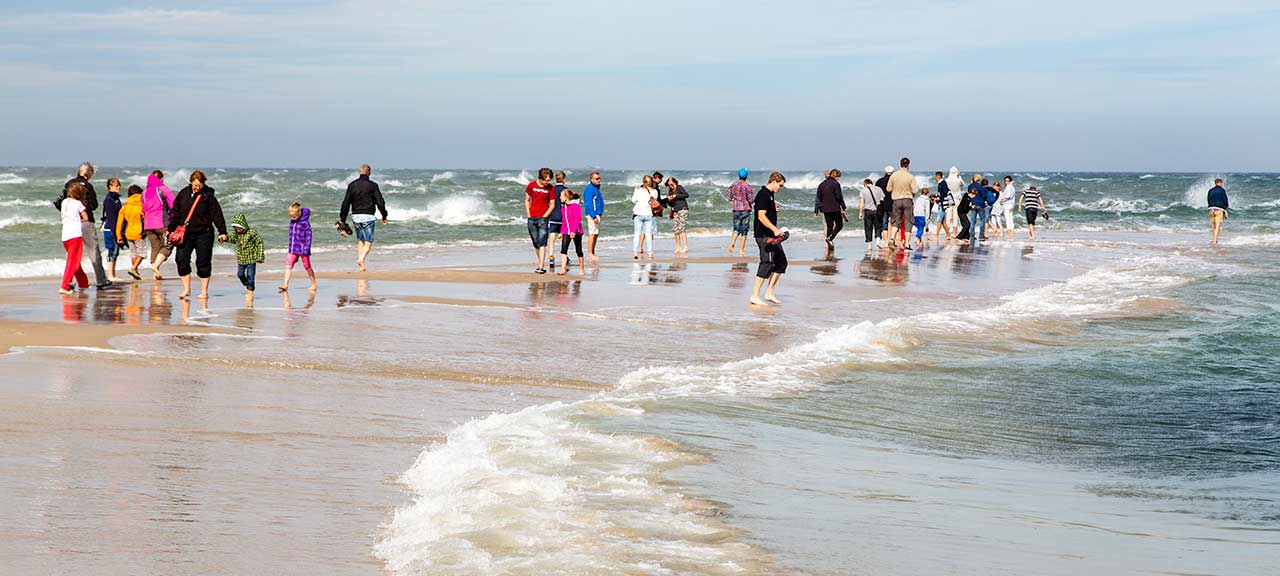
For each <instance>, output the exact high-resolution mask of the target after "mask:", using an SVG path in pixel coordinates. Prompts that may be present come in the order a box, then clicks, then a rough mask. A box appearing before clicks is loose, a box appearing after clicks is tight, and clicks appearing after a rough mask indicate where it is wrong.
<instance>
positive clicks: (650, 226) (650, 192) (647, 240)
mask: <svg viewBox="0 0 1280 576" xmlns="http://www.w3.org/2000/svg"><path fill="white" fill-rule="evenodd" d="M650 200H658V187H657V185H655V184H654V183H653V177H652V176H645V177H644V182H643V183H641V184H640V186H639V187H638V188H636V189H635V191H634V192H632V193H631V204H632V207H631V218H632V223H633V224H634V228H635V238H633V239H632V241H631V257H632V259H633V260H639V259H640V255H641V254H644V253H648V254H649V259H650V260H653V231H654V227H655V223H654V220H653V208H652V207H651V205H650V202H649V201H650ZM659 202H661V201H659ZM641 241H643V243H644V244H643V246H642V245H641Z"/></svg>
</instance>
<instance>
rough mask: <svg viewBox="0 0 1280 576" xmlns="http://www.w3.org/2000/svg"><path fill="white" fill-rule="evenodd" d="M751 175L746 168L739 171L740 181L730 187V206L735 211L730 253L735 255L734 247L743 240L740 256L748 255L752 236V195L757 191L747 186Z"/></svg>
mask: <svg viewBox="0 0 1280 576" xmlns="http://www.w3.org/2000/svg"><path fill="white" fill-rule="evenodd" d="M749 174H750V172H749V171H747V169H746V168H743V169H741V170H738V181H737V182H734V183H733V184H732V185H730V186H729V206H730V209H731V210H733V239H732V240H730V241H729V253H730V254H733V246H734V245H735V244H737V243H738V238H742V247H741V248H739V249H738V255H739V256H746V255H747V238H748V237H750V236H751V195H752V194H753V193H755V190H752V189H751V185H750V184H747V176H748V175H749Z"/></svg>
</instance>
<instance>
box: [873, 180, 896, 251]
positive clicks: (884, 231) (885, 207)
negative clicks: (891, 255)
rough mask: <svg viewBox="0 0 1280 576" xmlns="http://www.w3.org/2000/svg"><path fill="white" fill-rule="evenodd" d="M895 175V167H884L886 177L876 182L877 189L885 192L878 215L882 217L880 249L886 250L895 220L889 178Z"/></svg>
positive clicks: (881, 198)
mask: <svg viewBox="0 0 1280 576" xmlns="http://www.w3.org/2000/svg"><path fill="white" fill-rule="evenodd" d="M892 175H893V166H887V165H886V166H885V167H884V176H881V177H880V179H879V180H876V187H877V188H879V189H881V190H883V191H884V195H883V196H881V197H880V207H879V209H878V210H877V213H878V214H879V215H880V247H881V248H885V247H887V246H888V245H889V236H890V234H889V223H890V221H891V220H893V197H891V196H889V177H890V176H892Z"/></svg>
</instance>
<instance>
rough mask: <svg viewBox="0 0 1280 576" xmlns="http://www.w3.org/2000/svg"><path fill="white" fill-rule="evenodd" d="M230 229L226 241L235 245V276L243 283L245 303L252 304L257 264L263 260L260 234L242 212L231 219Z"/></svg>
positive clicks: (255, 285) (263, 254)
mask: <svg viewBox="0 0 1280 576" xmlns="http://www.w3.org/2000/svg"><path fill="white" fill-rule="evenodd" d="M231 230H232V233H231V235H230V236H228V237H227V241H228V242H230V243H231V244H233V245H234V246H235V247H236V278H239V279H240V284H242V285H244V290H245V292H244V301H245V304H247V305H249V306H252V305H253V291H254V290H256V289H257V276H258V264H261V263H262V262H263V260H265V253H264V250H263V246H262V236H260V235H259V234H258V231H257V230H254V229H253V228H250V227H249V219H248V218H245V216H244V213H243V212H241V213H239V214H236V215H235V217H234V218H232V219H231ZM286 274H287V272H286ZM286 284H287V282H286Z"/></svg>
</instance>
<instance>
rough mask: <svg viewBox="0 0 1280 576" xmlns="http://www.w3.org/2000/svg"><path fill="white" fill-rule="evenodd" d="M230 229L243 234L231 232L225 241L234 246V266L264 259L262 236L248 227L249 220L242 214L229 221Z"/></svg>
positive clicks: (254, 262) (256, 262) (255, 262)
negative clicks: (237, 230)
mask: <svg viewBox="0 0 1280 576" xmlns="http://www.w3.org/2000/svg"><path fill="white" fill-rule="evenodd" d="M304 210H305V208H304ZM231 227H232V228H237V227H238V228H240V229H241V230H244V232H234V231H233V232H232V233H231V234H230V235H229V236H227V240H228V241H230V242H231V243H232V244H235V245H236V264H258V263H260V262H262V261H263V260H264V259H265V258H264V255H263V250H262V236H260V235H258V231H257V230H254V229H253V228H250V227H249V219H248V218H245V217H244V212H241V213H239V214H236V216H235V218H232V219H231Z"/></svg>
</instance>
